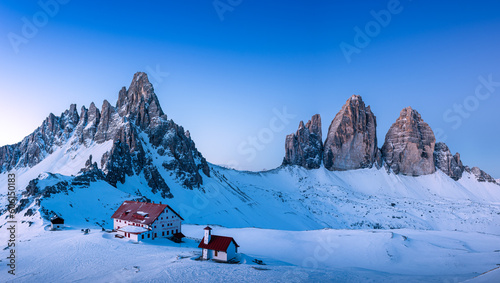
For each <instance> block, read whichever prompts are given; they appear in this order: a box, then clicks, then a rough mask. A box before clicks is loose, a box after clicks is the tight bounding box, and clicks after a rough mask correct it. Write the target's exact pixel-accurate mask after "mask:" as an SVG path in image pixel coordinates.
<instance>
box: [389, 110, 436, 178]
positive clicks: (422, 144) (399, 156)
mask: <svg viewBox="0 0 500 283" xmlns="http://www.w3.org/2000/svg"><path fill="white" fill-rule="evenodd" d="M435 143H436V138H435V137H434V132H433V131H432V129H431V127H429V125H428V124H427V123H425V122H424V120H422V117H421V116H420V114H419V113H418V112H417V111H416V110H414V109H412V108H411V107H407V108H405V109H403V110H402V111H401V113H400V116H399V118H398V119H397V120H396V122H395V123H394V124H393V125H392V126H391V128H390V129H389V131H388V132H387V135H386V136H385V142H384V145H383V146H382V156H383V158H384V160H385V162H386V164H387V166H388V167H390V168H391V169H392V171H393V172H394V173H396V174H403V175H410V176H420V175H427V174H432V173H434V172H435V171H436V169H435V166H434V146H435Z"/></svg>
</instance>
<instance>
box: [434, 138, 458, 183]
mask: <svg viewBox="0 0 500 283" xmlns="http://www.w3.org/2000/svg"><path fill="white" fill-rule="evenodd" d="M434 164H435V165H436V168H438V169H440V170H441V171H443V172H444V173H445V174H446V175H448V176H450V177H451V178H452V179H453V180H455V181H457V180H458V179H460V178H462V174H463V172H464V166H463V164H462V161H461V160H460V154H459V153H458V152H457V153H455V155H451V151H450V149H449V148H448V146H447V145H446V144H445V143H443V142H438V143H436V145H435V147H434Z"/></svg>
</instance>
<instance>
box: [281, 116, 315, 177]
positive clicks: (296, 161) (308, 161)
mask: <svg viewBox="0 0 500 283" xmlns="http://www.w3.org/2000/svg"><path fill="white" fill-rule="evenodd" d="M322 159H323V143H322V137H321V116H320V115H319V114H316V115H314V116H312V118H311V120H309V121H308V122H307V124H306V125H305V126H304V122H303V121H300V123H299V129H298V130H297V132H296V133H295V134H290V135H288V136H286V140H285V158H284V159H283V165H299V166H303V167H305V168H307V169H314V168H319V167H320V166H321V161H322Z"/></svg>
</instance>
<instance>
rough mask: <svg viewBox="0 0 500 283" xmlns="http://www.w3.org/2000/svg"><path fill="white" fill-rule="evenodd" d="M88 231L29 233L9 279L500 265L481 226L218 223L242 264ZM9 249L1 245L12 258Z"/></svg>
mask: <svg viewBox="0 0 500 283" xmlns="http://www.w3.org/2000/svg"><path fill="white" fill-rule="evenodd" d="M80 228H81V227H73V228H67V229H64V230H62V231H47V230H46V228H45V227H44V225H40V226H37V227H31V228H30V229H23V230H21V231H19V232H18V236H19V238H18V244H17V257H18V262H17V268H16V273H17V274H16V275H15V276H12V275H10V274H8V273H7V267H6V265H5V264H1V265H0V279H1V281H2V282H74V281H77V282H81V281H85V282H87V281H93V282H195V281H197V282H200V281H202V282H205V281H206V282H221V281H222V282H224V281H227V282H229V281H231V282H235V281H246V282H255V281H264V282H325V281H340V282H347V281H348V282H363V281H370V282H401V281H405V282H461V281H464V280H468V279H473V278H475V277H477V276H479V275H480V274H482V273H485V272H487V271H489V270H492V269H494V268H496V267H497V266H498V265H497V264H500V245H499V243H500V236H497V235H490V234H485V233H475V232H455V231H417V230H407V229H403V230H391V231H389V230H333V229H322V230H313V231H282V230H269V229H258V228H241V229H240V228H222V227H214V231H213V233H214V234H220V235H228V236H232V237H234V238H235V240H236V241H237V242H238V244H239V245H240V248H239V252H240V256H239V257H240V259H241V263H240V264H223V263H215V262H211V261H208V262H207V261H198V260H194V259H195V258H197V257H198V256H199V255H200V254H201V252H200V250H199V249H198V248H197V244H198V243H197V242H196V241H194V240H192V239H186V242H185V243H182V244H176V243H174V242H171V241H170V240H166V239H156V240H154V241H149V242H140V243H133V242H131V241H129V240H126V239H118V238H114V236H113V235H114V234H113V233H106V232H101V231H100V230H99V229H95V228H94V227H91V232H90V234H88V235H84V234H83V233H82V232H81V231H80ZM202 229H203V226H198V225H184V226H183V233H184V234H186V235H187V236H188V237H193V238H201V237H202V235H203V230H202ZM2 238H4V237H2ZM2 241H3V239H2ZM7 252H8V251H7V250H2V251H1V253H0V254H1V258H2V261H5V260H4V259H5V258H6V256H7ZM253 259H260V260H262V261H264V263H265V264H266V265H257V264H255V263H254V262H253ZM486 275H487V276H489V277H478V278H475V279H474V280H476V281H472V282H495V280H497V279H500V277H499V275H500V274H499V273H498V271H492V272H489V273H486V274H485V275H483V276H486ZM481 278H483V279H481ZM480 279H481V280H483V281H480ZM484 280H486V281H484Z"/></svg>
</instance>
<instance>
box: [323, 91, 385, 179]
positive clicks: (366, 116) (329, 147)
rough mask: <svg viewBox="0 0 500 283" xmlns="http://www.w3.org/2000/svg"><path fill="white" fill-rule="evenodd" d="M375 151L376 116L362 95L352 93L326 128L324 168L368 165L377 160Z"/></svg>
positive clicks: (336, 168) (342, 168)
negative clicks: (366, 104)
mask: <svg viewBox="0 0 500 283" xmlns="http://www.w3.org/2000/svg"><path fill="white" fill-rule="evenodd" d="M377 151H378V148H377V122H376V118H375V115H373V113H372V111H371V109H370V106H365V103H364V102H363V100H362V98H361V96H359V95H353V96H351V98H349V99H348V100H347V102H346V104H345V105H344V106H343V107H342V109H341V110H340V112H339V113H337V115H336V116H335V118H334V119H333V121H332V123H331V124H330V127H329V128H328V135H327V137H326V141H325V145H324V152H323V162H324V164H325V167H326V169H328V170H351V169H360V168H370V167H372V166H373V164H377V163H378V162H377ZM379 160H380V157H379Z"/></svg>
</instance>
